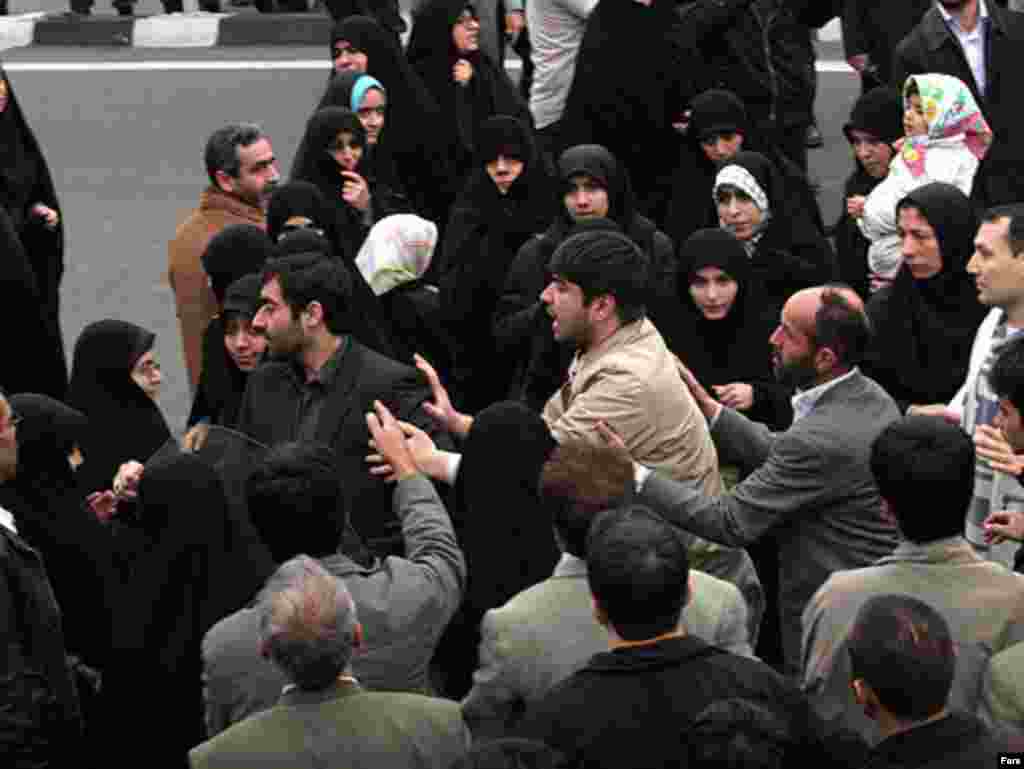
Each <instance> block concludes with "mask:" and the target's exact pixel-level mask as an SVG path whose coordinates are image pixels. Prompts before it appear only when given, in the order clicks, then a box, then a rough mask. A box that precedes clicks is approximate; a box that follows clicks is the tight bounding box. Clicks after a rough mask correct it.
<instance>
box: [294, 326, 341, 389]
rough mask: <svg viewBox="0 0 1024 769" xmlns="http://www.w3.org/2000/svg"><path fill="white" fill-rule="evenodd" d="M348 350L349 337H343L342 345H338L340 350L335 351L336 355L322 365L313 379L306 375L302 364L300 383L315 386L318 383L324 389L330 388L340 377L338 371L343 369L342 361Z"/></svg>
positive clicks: (299, 366) (299, 367)
mask: <svg viewBox="0 0 1024 769" xmlns="http://www.w3.org/2000/svg"><path fill="white" fill-rule="evenodd" d="M346 350H348V337H347V336H343V337H342V338H341V344H339V345H338V349H337V350H335V351H334V354H333V355H331V357H330V358H328V359H327V360H325V361H324V365H322V366H321V367H320V370H319V371H317V372H316V374H314V375H313V376H312V377H309V376H307V375H306V369H305V367H304V366H303V365H302V363H301V362H300V363H299V365H298V367H297V368H298V371H299V374H300V381H302V382H304V383H305V384H313V383H314V382H317V383H318V384H321V385H323V386H324V387H330V386H331V384H332V383H333V382H334V378H335V377H336V376H337V375H338V370H339V369H340V368H341V361H342V359H343V358H344V357H345V351H346Z"/></svg>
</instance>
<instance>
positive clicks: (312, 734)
mask: <svg viewBox="0 0 1024 769" xmlns="http://www.w3.org/2000/svg"><path fill="white" fill-rule="evenodd" d="M259 612H260V632H259V637H258V638H253V643H258V644H260V648H261V650H262V653H263V654H265V655H266V656H267V657H268V658H269V659H270V660H272V661H273V662H274V664H275V665H277V666H278V667H280V668H281V670H282V671H283V672H284V674H285V676H286V677H287V679H288V681H289V683H288V684H287V685H286V686H285V687H284V689H282V691H281V697H280V700H279V701H278V704H277V705H275V706H274V707H273V708H271V709H270V710H265V711H263V712H261V713H257V714H256V715H253V716H250V717H249V718H247V719H245V720H244V721H241V722H239V723H237V724H235V725H234V726H232V727H231V728H230V729H228V730H227V731H225V732H222V733H221V734H219V735H217V736H216V737H214V738H213V739H212V740H209V741H207V742H204V743H203V744H202V745H199V746H198V747H196V748H194V749H193V750H192V751H191V752H190V753H189V760H190V762H191V765H192V766H193V767H194V769H228V768H229V767H233V768H237V769H255V767H268V769H269V767H281V766H289V767H295V769H306V768H308V769H314V767H316V768H319V767H323V766H334V765H342V764H344V765H345V766H349V767H354V768H356V769H364V768H365V769H369V767H375V766H388V767H396V768H400V767H410V769H411V768H412V767H430V768H431V769H448V767H450V766H451V765H452V764H453V763H454V762H455V761H456V760H458V759H459V758H460V757H461V756H462V755H463V754H465V752H466V750H467V749H468V747H469V733H468V731H467V730H466V727H465V724H464V723H463V721H462V715H461V713H460V711H459V706H458V704H457V703H455V702H449V701H446V700H440V699H435V698H432V697H424V696H422V695H419V694H394V693H384V692H369V691H366V690H365V689H363V688H362V686H360V684H359V681H358V680H357V679H356V677H355V676H354V675H353V674H352V667H351V661H352V655H353V654H354V653H355V652H356V650H357V649H358V648H359V647H360V646H361V645H362V639H363V629H362V626H361V625H360V624H359V620H358V617H357V615H356V610H355V604H354V603H353V601H352V596H351V595H350V594H349V592H348V589H347V588H346V587H345V582H344V580H342V579H340V578H338V577H335V576H333V575H331V574H329V573H328V572H327V571H326V570H325V569H324V567H323V566H321V565H320V564H319V563H318V562H317V561H315V560H313V559H312V558H309V557H308V556H298V557H297V558H294V559H292V560H290V561H288V562H287V563H285V564H284V565H282V566H281V567H280V568H279V569H278V570H277V571H276V572H275V573H274V575H273V576H271V578H270V579H269V580H268V581H267V585H266V588H265V589H264V591H263V593H262V594H261V597H260V601H259Z"/></svg>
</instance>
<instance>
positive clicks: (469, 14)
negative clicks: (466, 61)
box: [452, 8, 480, 53]
mask: <svg viewBox="0 0 1024 769" xmlns="http://www.w3.org/2000/svg"><path fill="white" fill-rule="evenodd" d="M452 42H453V43H454V44H455V50H457V51H458V52H459V53H473V52H474V51H478V50H480V19H478V18H477V17H476V16H474V15H473V11H471V10H470V9H469V8H466V9H465V10H464V11H463V12H462V13H461V14H460V15H459V18H457V19H456V20H455V24H454V26H452Z"/></svg>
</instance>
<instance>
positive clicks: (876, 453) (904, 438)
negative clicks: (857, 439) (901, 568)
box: [871, 415, 974, 543]
mask: <svg viewBox="0 0 1024 769" xmlns="http://www.w3.org/2000/svg"><path fill="white" fill-rule="evenodd" d="M871 473H872V475H874V477H875V483H876V484H877V485H878V493H879V494H880V495H881V496H882V498H883V499H884V500H886V502H888V503H889V506H890V507H891V508H892V512H893V514H894V515H895V516H896V520H897V521H898V523H899V527H900V531H901V532H902V534H903V536H904V537H905V538H906V539H908V540H910V541H911V542H918V543H922V542H933V541H935V540H938V539H945V538H947V537H955V536H957V535H958V534H962V533H963V530H964V515H965V513H966V511H967V507H968V505H970V502H971V497H972V496H973V494H974V444H973V443H972V442H971V439H970V438H969V437H967V435H966V434H965V433H964V431H963V430H961V429H960V428H959V427H958V426H956V425H951V424H949V423H948V422H946V420H944V419H942V418H941V417H932V416H923V415H915V416H909V417H903V418H902V419H899V420H897V421H895V422H893V423H892V424H890V425H889V426H888V427H886V428H885V429H884V430H883V431H882V432H881V433H880V434H879V436H878V437H877V438H875V441H874V443H872V445H871Z"/></svg>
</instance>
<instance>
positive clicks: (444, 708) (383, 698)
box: [358, 691, 462, 722]
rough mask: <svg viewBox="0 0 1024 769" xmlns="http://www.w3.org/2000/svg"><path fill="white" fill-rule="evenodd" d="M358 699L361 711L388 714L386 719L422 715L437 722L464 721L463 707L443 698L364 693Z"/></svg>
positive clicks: (395, 693)
mask: <svg viewBox="0 0 1024 769" xmlns="http://www.w3.org/2000/svg"><path fill="white" fill-rule="evenodd" d="M358 698H359V699H358V704H359V709H360V711H361V712H363V713H377V714H386V715H385V717H387V716H393V717H396V718H397V717H406V716H408V715H416V714H420V715H422V716H424V717H428V718H431V719H432V720H435V721H436V720H441V721H443V722H449V721H452V722H456V721H457V722H461V721H462V705H461V704H460V703H458V702H456V701H454V700H449V699H444V698H443V697H430V696H428V695H426V694H415V693H413V692H371V691H363V692H361V693H360V694H359V695H358Z"/></svg>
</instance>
